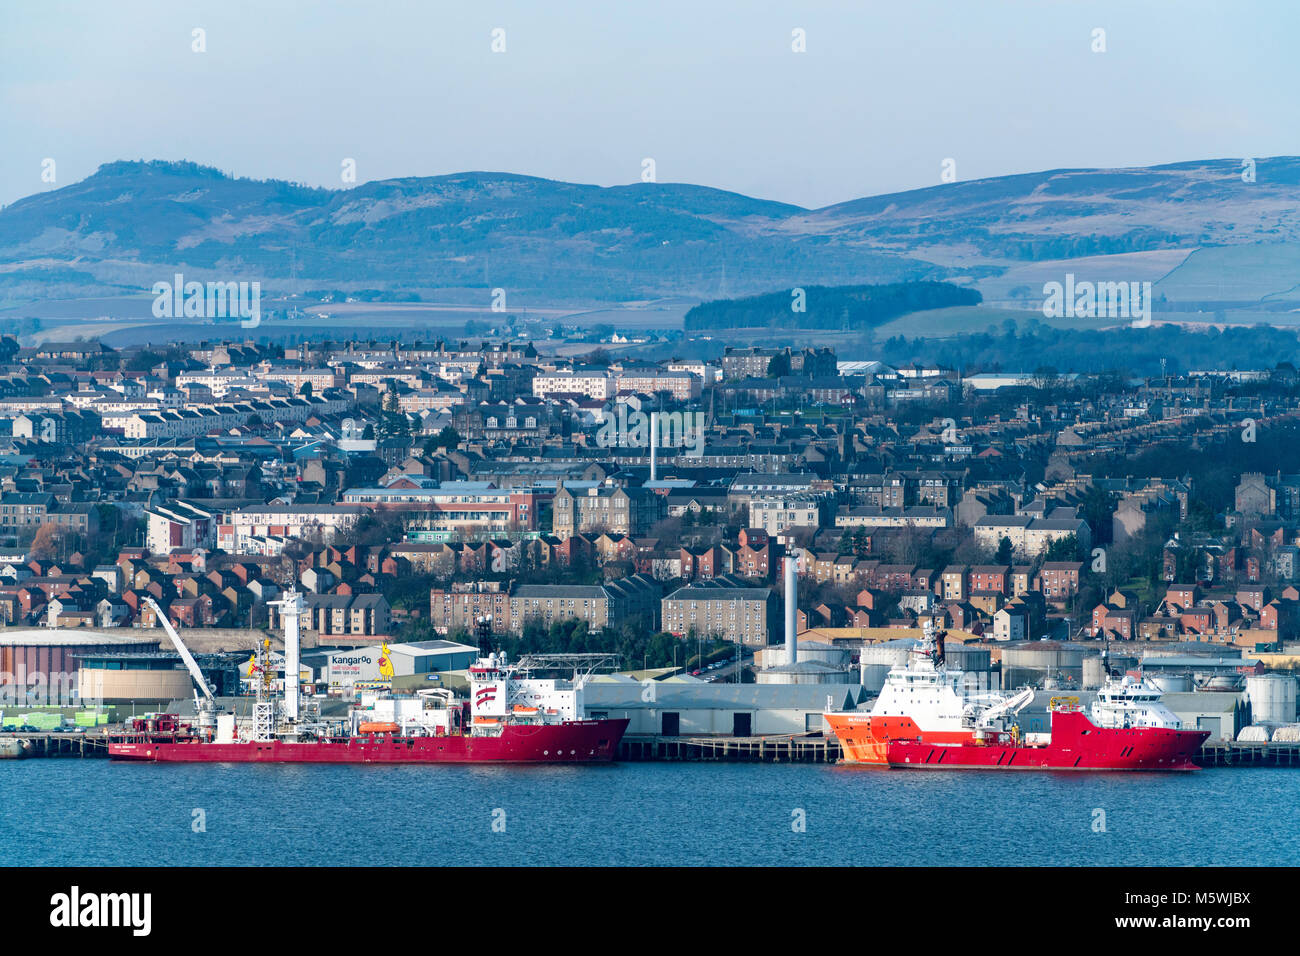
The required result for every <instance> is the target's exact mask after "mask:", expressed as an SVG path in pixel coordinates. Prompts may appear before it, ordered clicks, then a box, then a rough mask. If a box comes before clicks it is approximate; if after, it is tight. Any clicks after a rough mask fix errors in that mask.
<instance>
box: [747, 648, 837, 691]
mask: <svg viewBox="0 0 1300 956" xmlns="http://www.w3.org/2000/svg"><path fill="white" fill-rule="evenodd" d="M799 653H800V654H802V653H803V651H802V649H801V650H800V651H799ZM857 680H858V671H857V669H856V668H844V667H834V666H832V665H830V664H823V663H822V662H821V661H805V660H798V661H796V662H795V663H793V664H777V665H776V666H775V667H765V668H763V669H762V670H761V671H759V672H758V674H757V676H756V677H755V682H756V683H759V684H854V683H857Z"/></svg>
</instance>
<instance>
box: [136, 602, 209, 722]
mask: <svg viewBox="0 0 1300 956" xmlns="http://www.w3.org/2000/svg"><path fill="white" fill-rule="evenodd" d="M144 603H145V604H147V605H149V607H151V608H153V612H154V614H155V615H156V616H157V618H158V622H159V623H160V624H161V625H162V628H163V630H164V631H166V632H167V636H168V637H169V638H171V642H172V646H173V647H175V648H176V653H178V654H180V656H181V660H182V661H184V662H185V669H186V670H188V671H189V672H190V677H192V678H193V679H194V683H195V684H196V685H197V687H198V689H197V690H195V691H194V706H195V709H196V710H197V711H198V717H199V730H200V731H207V732H209V733H211V732H213V731H215V729H216V725H217V699H216V697H215V696H213V693H212V688H211V687H209V686H208V682H207V681H206V680H204V679H203V671H201V670H199V664H198V661H196V660H195V659H194V655H193V654H191V653H190V649H189V648H188V647H186V646H185V642H184V641H182V640H181V636H180V634H178V633H176V628H174V627H172V622H171V621H170V620H168V618H167V615H166V614H164V613H163V609H162V608H161V607H159V606H158V602H157V601H155V600H154V599H153V598H151V597H146V598H145V599H144ZM199 691H202V692H203V699H202V700H200V699H199Z"/></svg>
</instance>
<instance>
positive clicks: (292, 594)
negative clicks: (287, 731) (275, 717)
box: [275, 588, 305, 720]
mask: <svg viewBox="0 0 1300 956" xmlns="http://www.w3.org/2000/svg"><path fill="white" fill-rule="evenodd" d="M275 603H276V604H278V605H280V616H281V618H282V620H283V624H284V716H285V719H287V720H297V719H298V682H299V672H300V671H301V670H302V667H301V665H300V663H299V656H298V646H299V633H298V626H299V624H298V619H299V616H300V615H301V614H302V610H303V607H304V606H305V605H304V602H303V599H302V595H301V594H299V593H298V589H297V588H291V589H290V590H289V592H288V593H287V594H285V596H284V598H283V600H280V601H276V602H275Z"/></svg>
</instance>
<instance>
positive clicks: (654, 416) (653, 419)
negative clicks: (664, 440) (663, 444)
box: [650, 412, 659, 481]
mask: <svg viewBox="0 0 1300 956" xmlns="http://www.w3.org/2000/svg"><path fill="white" fill-rule="evenodd" d="M658 447H659V413H658V412H651V413H650V480H651V481H654V480H655V451H656V450H658Z"/></svg>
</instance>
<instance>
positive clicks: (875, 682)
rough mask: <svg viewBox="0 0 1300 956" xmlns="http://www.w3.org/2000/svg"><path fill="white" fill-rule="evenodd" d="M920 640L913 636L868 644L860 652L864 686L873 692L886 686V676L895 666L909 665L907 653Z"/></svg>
mask: <svg viewBox="0 0 1300 956" xmlns="http://www.w3.org/2000/svg"><path fill="white" fill-rule="evenodd" d="M919 643H920V642H919V641H917V640H916V639H914V638H911V637H900V638H895V639H894V640H892V641H882V642H881V643H879V644H868V645H867V646H866V647H864V648H862V650H861V651H860V652H859V654H858V663H859V670H860V672H861V677H860V679H861V681H862V686H863V687H865V688H866V689H867V690H869V691H870V692H871V693H873V694H878V693H880V688H882V687H884V686H885V676H886V675H887V674H888V673H889V672H890V671H891V670H892V669H893V668H895V667H906V666H907V655H908V654H910V653H911V652H912V648H914V647H916V646H917V645H918V644H919Z"/></svg>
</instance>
